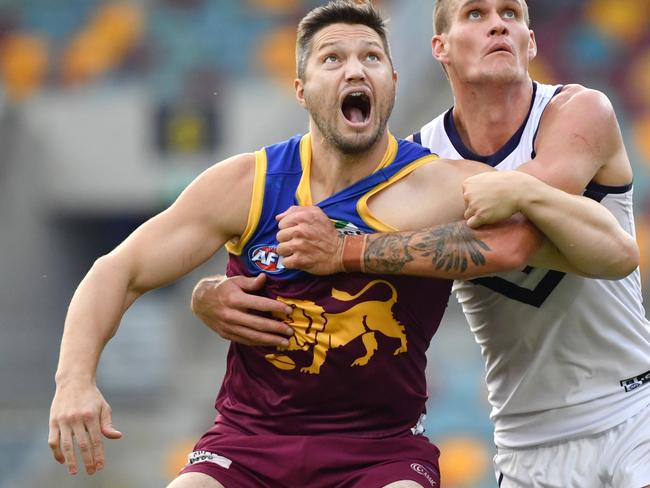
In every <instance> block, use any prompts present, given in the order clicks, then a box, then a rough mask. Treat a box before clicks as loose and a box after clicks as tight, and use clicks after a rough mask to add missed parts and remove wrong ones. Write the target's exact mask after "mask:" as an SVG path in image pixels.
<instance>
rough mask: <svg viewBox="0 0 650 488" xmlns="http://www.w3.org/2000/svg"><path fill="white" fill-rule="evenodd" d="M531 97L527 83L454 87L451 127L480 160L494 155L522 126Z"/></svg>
mask: <svg viewBox="0 0 650 488" xmlns="http://www.w3.org/2000/svg"><path fill="white" fill-rule="evenodd" d="M532 96H533V85H532V81H531V80H530V79H527V80H525V81H522V82H521V83H517V84H510V85H496V84H495V85H485V84H483V85H480V86H476V85H469V86H461V87H454V111H453V116H454V124H455V125H456V128H457V129H458V133H459V135H460V137H461V139H462V141H463V143H464V144H465V146H466V147H467V148H469V149H470V150H471V151H472V152H474V153H476V154H478V155H480V156H491V155H492V154H494V153H496V152H497V151H498V150H499V149H500V148H501V147H502V146H503V145H504V144H505V143H506V142H508V141H509V140H510V138H511V137H512V136H513V135H514V133H515V132H517V130H518V129H519V127H520V126H521V124H523V122H524V120H525V119H526V116H527V115H528V112H529V110H530V104H531V99H532Z"/></svg>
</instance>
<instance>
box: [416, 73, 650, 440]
mask: <svg viewBox="0 0 650 488" xmlns="http://www.w3.org/2000/svg"><path fill="white" fill-rule="evenodd" d="M560 90H561V86H549V85H542V84H539V83H534V90H533V100H532V103H531V107H530V111H529V114H528V117H527V118H526V120H525V122H524V123H523V125H522V126H521V127H520V129H519V130H518V131H517V133H516V134H515V135H514V136H513V137H512V139H511V140H510V141H508V142H507V143H506V144H505V145H504V146H503V147H502V148H501V149H500V150H499V151H497V153H495V154H494V155H492V156H490V157H480V156H478V155H476V154H473V153H472V152H471V151H470V150H468V149H467V148H466V147H465V146H464V145H463V143H462V141H461V139H460V137H459V135H458V132H457V130H456V128H455V127H454V122H453V117H452V114H451V110H449V111H448V112H446V113H444V114H442V115H440V116H439V117H437V118H436V119H434V120H433V121H431V122H430V123H429V124H427V125H425V126H424V127H423V128H422V130H421V132H420V133H417V134H414V139H415V140H416V141H417V142H421V144H422V145H424V146H426V147H428V148H429V149H430V150H431V151H432V152H434V153H436V154H438V155H439V156H440V157H441V158H448V159H473V160H477V161H481V162H484V163H485V164H489V165H491V166H493V167H495V168H497V169H499V170H512V169H515V168H517V167H518V166H519V165H521V164H522V163H524V162H526V161H528V160H530V159H532V158H534V157H535V151H534V145H535V136H536V134H537V129H538V127H539V122H540V118H541V116H542V113H543V112H544V109H545V107H546V106H547V104H548V103H549V101H550V100H551V98H552V97H553V96H554V95H556V94H557V93H559V91H560ZM585 195H586V196H589V197H591V198H594V199H595V200H597V201H600V202H601V203H602V204H603V205H604V206H605V207H607V208H608V209H609V210H610V211H611V212H612V213H613V214H614V216H615V217H616V218H617V219H618V221H619V223H620V224H621V226H622V227H623V228H624V229H625V230H626V231H627V232H629V233H630V234H631V235H635V234H634V232H635V231H634V218H633V215H632V185H631V184H630V185H628V186H625V187H610V186H603V185H596V184H590V185H589V186H588V187H587V190H586V191H585ZM567 218H571V216H568V215H567ZM453 289H454V291H455V292H456V296H457V298H458V301H459V302H460V304H461V305H462V307H463V311H464V312H465V315H466V317H467V320H468V322H469V325H470V328H471V330H472V332H473V333H474V336H475V339H476V342H478V344H479V345H480V346H481V351H482V354H483V357H484V358H485V364H486V381H487V387H488V398H489V401H490V404H491V405H492V412H491V415H490V416H491V418H492V421H493V422H494V426H495V443H496V445H497V446H498V447H506V448H517V447H531V446H536V445H540V444H546V443H551V442H558V441H562V440H565V439H570V438H575V437H581V436H586V435H590V434H594V433H598V432H602V431H604V430H606V429H609V428H611V427H613V426H615V425H617V424H619V423H621V422H623V421H624V420H625V419H627V418H629V417H631V416H633V415H635V414H636V413H637V412H638V411H640V410H641V409H642V408H643V407H644V406H646V405H648V404H649V403H650V323H649V322H648V320H647V319H646V318H645V311H644V309H643V305H642V296H641V284H640V275H639V270H638V269H637V270H636V271H634V273H632V274H631V275H629V276H628V277H626V278H624V279H622V280H618V281H608V280H596V279H586V278H581V277H578V276H574V275H568V274H563V273H560V272H557V271H548V270H545V269H533V268H530V267H527V268H526V269H524V270H522V271H517V272H510V273H502V274H499V275H495V276H490V277H485V278H479V279H475V280H471V281H457V282H455V283H454V288H453Z"/></svg>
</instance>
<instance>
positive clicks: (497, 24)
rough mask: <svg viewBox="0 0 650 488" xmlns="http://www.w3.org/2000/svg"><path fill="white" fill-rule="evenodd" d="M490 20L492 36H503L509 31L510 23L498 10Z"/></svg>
mask: <svg viewBox="0 0 650 488" xmlns="http://www.w3.org/2000/svg"><path fill="white" fill-rule="evenodd" d="M490 22H491V25H492V26H491V28H490V36H499V35H501V36H503V35H506V34H507V33H508V25H507V24H506V23H505V22H504V20H503V18H502V17H501V15H499V13H498V12H495V13H493V14H492V15H491V16H490Z"/></svg>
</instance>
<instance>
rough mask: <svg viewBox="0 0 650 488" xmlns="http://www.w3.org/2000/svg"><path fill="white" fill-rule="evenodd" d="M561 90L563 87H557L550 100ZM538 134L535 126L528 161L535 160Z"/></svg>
mask: <svg viewBox="0 0 650 488" xmlns="http://www.w3.org/2000/svg"><path fill="white" fill-rule="evenodd" d="M533 83H534V82H533ZM562 88H564V85H560V86H558V87H557V89H556V90H555V93H553V95H552V96H551V98H553V97H554V96H555V95H557V94H558V93H560V92H561V91H562ZM534 98H535V97H534V95H533V99H534ZM547 106H548V105H547ZM544 110H546V107H544ZM538 132H539V125H538V126H537V129H535V134H534V135H533V151H532V152H531V153H530V159H535V156H537V152H536V151H535V142H536V141H537V133H538Z"/></svg>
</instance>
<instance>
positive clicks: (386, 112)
mask: <svg viewBox="0 0 650 488" xmlns="http://www.w3.org/2000/svg"><path fill="white" fill-rule="evenodd" d="M391 100H392V101H390V102H389V103H388V105H387V106H385V107H384V108H382V107H380V106H379V105H378V106H376V107H375V110H378V111H379V124H378V125H377V128H376V129H375V130H374V131H372V132H371V133H370V134H355V135H353V136H351V137H346V136H344V135H343V134H342V133H341V132H340V131H338V130H337V129H336V117H335V120H334V121H331V120H328V119H327V117H323V116H321V114H320V113H319V112H318V111H317V110H313V107H314V106H317V105H318V103H319V100H315V101H314V103H311V102H310V101H309V100H307V111H308V112H309V114H310V115H311V118H312V120H313V121H314V123H315V124H316V127H318V130H319V131H320V133H321V134H322V135H323V137H324V138H325V140H327V142H328V143H330V144H331V145H332V146H333V147H334V148H335V149H336V150H337V151H339V152H340V153H341V154H345V155H357V154H361V153H364V152H366V151H368V150H370V149H371V148H373V147H374V145H375V144H377V142H379V140H380V139H381V137H382V136H383V135H384V132H385V131H386V126H387V125H388V119H389V118H390V114H391V113H392V111H393V106H394V104H395V96H394V95H393V96H392V98H391Z"/></svg>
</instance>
